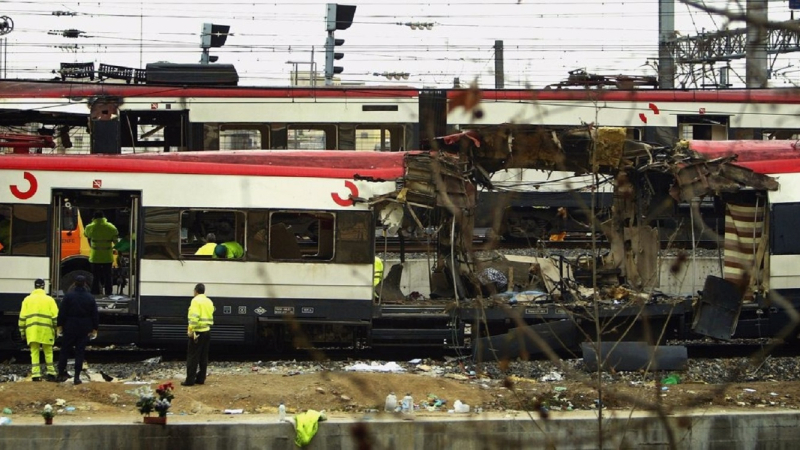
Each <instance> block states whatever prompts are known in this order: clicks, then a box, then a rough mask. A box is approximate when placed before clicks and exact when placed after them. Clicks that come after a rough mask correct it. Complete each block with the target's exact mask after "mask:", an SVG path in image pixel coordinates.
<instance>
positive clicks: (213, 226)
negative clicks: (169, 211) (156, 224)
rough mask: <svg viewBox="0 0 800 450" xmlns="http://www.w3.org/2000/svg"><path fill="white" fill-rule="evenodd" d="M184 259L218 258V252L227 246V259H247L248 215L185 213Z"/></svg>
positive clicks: (206, 212)
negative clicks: (222, 246) (246, 216)
mask: <svg viewBox="0 0 800 450" xmlns="http://www.w3.org/2000/svg"><path fill="white" fill-rule="evenodd" d="M180 223H181V232H180V237H181V239H180V254H181V257H183V258H185V257H195V256H197V257H200V258H210V257H214V258H216V257H218V256H219V255H217V254H215V249H216V246H217V245H218V244H223V245H224V246H225V247H226V250H227V256H226V257H225V258H224V259H242V258H243V257H244V244H245V240H244V235H245V228H246V227H245V223H246V220H245V214H244V213H243V212H240V211H219V210H195V209H190V210H185V211H182V212H181V222H180Z"/></svg>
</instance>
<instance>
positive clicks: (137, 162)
mask: <svg viewBox="0 0 800 450" xmlns="http://www.w3.org/2000/svg"><path fill="white" fill-rule="evenodd" d="M415 153H421V152H415ZM407 154H408V153H407V152H359V151H342V150H337V151H290V150H239V151H235V150H234V151H214V152H173V153H137V154H122V155H97V154H95V155H51V154H44V155H42V154H23V155H19V154H9V155H2V156H0V170H45V171H58V172H126V173H137V172H141V173H165V174H198V175H243V176H273V177H314V178H339V179H354V178H363V179H375V180H392V179H397V178H401V177H402V176H403V175H404V174H405V168H406V165H405V158H406V155H407Z"/></svg>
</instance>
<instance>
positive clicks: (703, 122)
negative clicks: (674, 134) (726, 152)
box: [678, 115, 730, 141]
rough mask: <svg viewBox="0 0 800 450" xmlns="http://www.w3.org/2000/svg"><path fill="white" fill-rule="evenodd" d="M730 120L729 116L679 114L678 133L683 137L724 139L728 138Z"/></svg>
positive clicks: (707, 139)
mask: <svg viewBox="0 0 800 450" xmlns="http://www.w3.org/2000/svg"><path fill="white" fill-rule="evenodd" d="M729 122H730V118H729V117H728V116H713V115H692V116H678V130H679V131H678V134H679V136H680V138H681V139H695V140H704V141H723V140H726V139H728V123H729Z"/></svg>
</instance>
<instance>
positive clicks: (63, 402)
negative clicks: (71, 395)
mask: <svg viewBox="0 0 800 450" xmlns="http://www.w3.org/2000/svg"><path fill="white" fill-rule="evenodd" d="M66 404H67V401H66V400H64V399H63V398H57V399H56V406H64V405H66Z"/></svg>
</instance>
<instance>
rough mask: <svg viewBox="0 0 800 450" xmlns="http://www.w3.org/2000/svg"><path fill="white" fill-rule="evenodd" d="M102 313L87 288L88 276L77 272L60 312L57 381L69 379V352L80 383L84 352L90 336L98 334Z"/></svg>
mask: <svg viewBox="0 0 800 450" xmlns="http://www.w3.org/2000/svg"><path fill="white" fill-rule="evenodd" d="M99 321H100V316H99V314H98V312H97V302H95V300H94V295H92V294H91V293H90V292H89V291H87V290H86V277H84V276H83V275H78V276H77V277H76V278H75V287H74V288H73V289H72V290H71V291H69V292H68V293H67V295H65V296H64V300H63V301H62V302H61V309H60V310H59V311H58V333H59V335H61V334H63V338H62V342H61V352H60V353H59V355H58V381H59V382H63V381H67V379H69V375H68V374H67V355H68V353H70V352H71V351H74V353H75V376H74V382H75V384H81V379H80V375H81V370H83V353H84V351H85V350H86V345H87V344H88V343H89V339H94V338H95V337H97V327H98V325H99Z"/></svg>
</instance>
